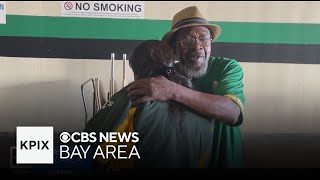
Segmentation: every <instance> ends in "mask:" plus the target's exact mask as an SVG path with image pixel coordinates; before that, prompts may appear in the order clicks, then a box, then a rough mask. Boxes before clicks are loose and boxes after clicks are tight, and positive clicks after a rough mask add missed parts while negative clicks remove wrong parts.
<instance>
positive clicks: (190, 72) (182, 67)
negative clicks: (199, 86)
mask: <svg viewBox="0 0 320 180" xmlns="http://www.w3.org/2000/svg"><path fill="white" fill-rule="evenodd" d="M177 66H178V72H179V73H180V74H182V75H183V76H185V77H187V78H200V77H202V76H204V75H205V74H206V73H207V69H208V61H206V60H204V61H203V62H202V64H201V66H200V68H199V69H198V70H196V69H195V68H194V67H192V66H189V64H183V63H181V62H179V63H178V64H177Z"/></svg>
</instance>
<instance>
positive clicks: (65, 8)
mask: <svg viewBox="0 0 320 180" xmlns="http://www.w3.org/2000/svg"><path fill="white" fill-rule="evenodd" d="M60 6H61V16H71V17H95V18H122V19H143V18H144V1H61V5H60Z"/></svg>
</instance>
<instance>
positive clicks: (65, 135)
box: [60, 132, 70, 143]
mask: <svg viewBox="0 0 320 180" xmlns="http://www.w3.org/2000/svg"><path fill="white" fill-rule="evenodd" d="M60 141H61V142H63V143H68V142H69V141H70V134H69V133H67V132H62V133H61V134H60Z"/></svg>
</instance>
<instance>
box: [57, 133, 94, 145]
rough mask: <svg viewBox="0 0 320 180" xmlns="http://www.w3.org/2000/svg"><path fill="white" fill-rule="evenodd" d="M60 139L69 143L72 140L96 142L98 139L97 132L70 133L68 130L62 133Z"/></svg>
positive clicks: (76, 141)
mask: <svg viewBox="0 0 320 180" xmlns="http://www.w3.org/2000/svg"><path fill="white" fill-rule="evenodd" d="M59 138H60V141H61V142H62V143H68V142H69V141H70V140H71V142H73V143H83V142H91V143H94V142H96V141H97V138H96V133H95V132H90V133H88V132H73V133H71V134H69V133H68V132H62V133H60V137H59Z"/></svg>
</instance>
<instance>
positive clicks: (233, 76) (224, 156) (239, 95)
mask: <svg viewBox="0 0 320 180" xmlns="http://www.w3.org/2000/svg"><path fill="white" fill-rule="evenodd" d="M242 80H243V71H242V68H241V66H240V64H239V63H238V62H237V61H236V60H233V59H228V58H222V57H211V58H210V60H209V65H208V71H207V74H206V75H205V76H204V77H202V78H201V79H198V80H196V81H195V90H198V91H201V92H205V93H212V94H216V95H222V96H227V97H229V98H230V99H231V100H233V101H234V102H235V103H237V104H238V105H239V107H240V109H241V114H240V116H239V119H238V122H237V123H236V124H235V125H233V126H228V125H226V124H224V123H222V122H221V121H215V129H214V145H213V155H212V158H213V159H212V162H213V163H212V166H213V167H230V168H232V167H243V159H242V146H241V132H240V127H239V125H240V124H241V123H242V121H243V106H244V105H245V96H244V93H243V81H242Z"/></svg>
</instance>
